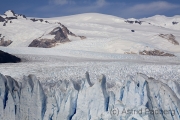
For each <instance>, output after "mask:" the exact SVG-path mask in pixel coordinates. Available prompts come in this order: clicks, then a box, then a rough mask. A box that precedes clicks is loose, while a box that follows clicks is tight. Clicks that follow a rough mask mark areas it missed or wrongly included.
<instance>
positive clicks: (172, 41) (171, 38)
mask: <svg viewBox="0 0 180 120" xmlns="http://www.w3.org/2000/svg"><path fill="white" fill-rule="evenodd" d="M159 36H160V37H162V38H165V39H167V40H168V41H169V42H171V43H172V44H174V45H179V42H178V41H176V37H175V36H174V35H173V34H160V35H159Z"/></svg>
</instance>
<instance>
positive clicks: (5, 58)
mask: <svg viewBox="0 0 180 120" xmlns="http://www.w3.org/2000/svg"><path fill="white" fill-rule="evenodd" d="M18 62H21V59H20V58H18V57H16V56H14V55H11V54H9V53H6V52H3V51H1V50H0V63H18Z"/></svg>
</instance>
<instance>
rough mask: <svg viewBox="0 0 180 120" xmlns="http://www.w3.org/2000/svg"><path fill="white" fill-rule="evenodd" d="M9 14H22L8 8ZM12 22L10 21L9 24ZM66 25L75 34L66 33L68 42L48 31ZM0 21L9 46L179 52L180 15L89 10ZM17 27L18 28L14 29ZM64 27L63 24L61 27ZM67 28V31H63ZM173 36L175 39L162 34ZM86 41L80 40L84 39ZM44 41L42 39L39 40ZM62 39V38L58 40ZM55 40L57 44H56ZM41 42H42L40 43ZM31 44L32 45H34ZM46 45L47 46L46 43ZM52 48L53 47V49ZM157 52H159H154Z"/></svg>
mask: <svg viewBox="0 0 180 120" xmlns="http://www.w3.org/2000/svg"><path fill="white" fill-rule="evenodd" d="M5 14H7V15H6V16H5V15H1V16H2V17H4V18H7V16H11V17H12V16H13V15H16V16H19V15H18V14H15V13H12V11H7V12H6V13H5ZM10 22H11V23H10ZM61 23H62V24H63V25H65V26H66V27H67V28H68V29H69V30H70V31H71V32H72V33H74V34H76V35H77V36H78V35H81V36H78V37H77V36H76V35H75V36H76V37H75V36H74V34H73V35H72V34H67V38H68V39H66V40H67V41H68V40H70V41H71V42H67V43H65V44H59V43H60V42H59V43H57V42H56V39H52V38H54V37H55V36H54V35H50V34H49V33H50V32H52V31H53V29H56V28H57V27H59V26H61ZM5 24H6V25H5V26H3V25H4V22H0V31H1V33H0V34H1V37H3V36H5V37H4V38H3V40H5V41H7V40H11V41H13V42H12V43H11V44H10V45H9V46H8V47H28V46H29V45H30V43H31V42H32V41H33V40H35V41H34V43H33V44H31V45H33V46H34V47H44V44H46V45H47V44H48V45H49V46H50V47H54V46H55V47H54V48H55V49H60V50H62V49H71V50H81V51H93V52H104V53H121V54H134V53H135V54H139V53H140V52H142V51H144V50H146V51H150V50H151V51H153V50H158V51H160V52H165V53H171V54H176V53H179V52H180V47H179V43H180V35H179V30H180V17H179V16H174V17H165V16H160V15H159V16H153V17H150V18H143V19H139V20H137V19H133V18H130V19H127V20H126V19H123V18H119V17H115V16H110V15H103V14H97V13H86V14H79V15H72V16H65V17H57V18H23V17H21V18H19V17H18V18H17V19H11V20H8V21H7V20H6V22H5ZM14 28H16V29H14ZM61 28H62V26H61ZM63 31H64V30H63ZM162 35H163V36H173V41H175V42H176V43H177V44H173V43H172V40H169V39H167V38H164V37H162ZM84 36H85V37H86V38H87V39H85V40H80V38H81V39H83V38H85V37H84ZM38 41H41V42H38ZM49 41H50V42H49ZM59 41H61V40H59ZM54 43H55V44H54ZM37 44H40V45H37ZM31 45H30V46H31ZM46 45H45V46H46ZM54 48H52V49H54ZM154 55H156V54H154Z"/></svg>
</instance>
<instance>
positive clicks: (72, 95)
mask: <svg viewBox="0 0 180 120" xmlns="http://www.w3.org/2000/svg"><path fill="white" fill-rule="evenodd" d="M0 83H1V84H0V93H1V94H0V119H1V120H26V119H28V120H60V119H62V120H84V119H88V120H119V119H121V120H135V119H137V120H164V119H167V120H179V119H180V118H179V116H180V112H179V111H180V98H179V95H180V92H179V86H180V85H179V84H178V83H177V82H175V81H169V82H167V84H165V83H163V82H160V81H157V80H155V79H153V78H152V77H148V76H146V75H144V74H137V75H136V76H135V78H134V79H132V78H131V77H130V78H129V80H127V81H126V82H125V83H124V84H123V85H121V86H119V87H116V88H114V91H113V88H110V89H109V88H107V87H106V86H107V85H106V84H107V83H106V77H105V75H101V76H100V77H99V79H98V80H97V81H96V82H95V83H94V84H92V83H91V81H90V78H89V73H86V78H85V79H82V80H80V81H77V80H74V81H67V80H65V81H61V80H60V81H57V82H55V83H46V82H44V83H42V84H41V83H40V82H39V81H38V80H37V78H36V77H35V76H34V75H29V76H25V77H24V78H23V80H22V83H20V82H17V81H16V80H14V79H13V78H11V77H10V76H3V75H1V74H0ZM114 87H115V86H114Z"/></svg>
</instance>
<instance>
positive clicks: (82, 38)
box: [78, 36, 86, 40]
mask: <svg viewBox="0 0 180 120" xmlns="http://www.w3.org/2000/svg"><path fill="white" fill-rule="evenodd" d="M78 37H80V38H81V40H84V39H86V37H85V36H78Z"/></svg>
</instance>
